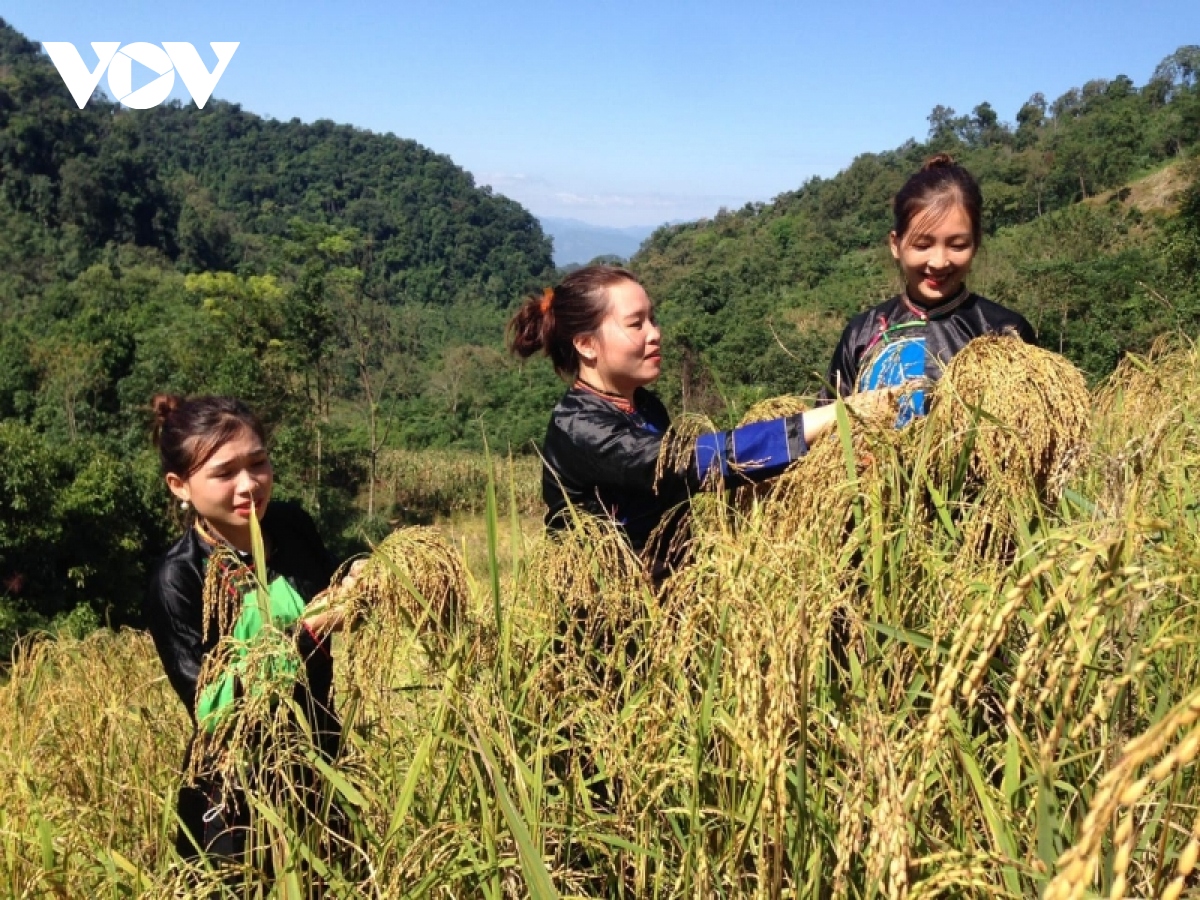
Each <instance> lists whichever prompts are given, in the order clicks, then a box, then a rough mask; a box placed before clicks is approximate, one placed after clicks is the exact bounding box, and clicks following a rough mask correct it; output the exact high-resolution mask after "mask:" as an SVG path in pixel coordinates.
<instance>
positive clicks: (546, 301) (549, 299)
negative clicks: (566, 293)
mask: <svg viewBox="0 0 1200 900" xmlns="http://www.w3.org/2000/svg"><path fill="white" fill-rule="evenodd" d="M553 302H554V288H552V287H548V288H546V289H545V290H544V291H542V302H541V303H540V304H539V305H538V309H540V310H541V312H542V315H543V316H544V315H545V314H546V313H548V312H549V311H550V304H551V303H553Z"/></svg>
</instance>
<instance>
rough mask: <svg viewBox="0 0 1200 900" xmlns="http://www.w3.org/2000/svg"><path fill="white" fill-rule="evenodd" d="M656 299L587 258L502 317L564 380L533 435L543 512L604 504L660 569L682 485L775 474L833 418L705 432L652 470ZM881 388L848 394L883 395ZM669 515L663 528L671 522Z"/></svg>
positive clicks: (659, 443)
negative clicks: (682, 453)
mask: <svg viewBox="0 0 1200 900" xmlns="http://www.w3.org/2000/svg"><path fill="white" fill-rule="evenodd" d="M660 339H661V335H660V333H659V329H658V324H657V322H656V320H655V317H654V308H653V305H652V303H651V302H650V298H649V297H648V296H647V295H646V291H645V290H644V289H643V287H642V285H641V283H640V282H639V281H638V279H637V277H636V276H635V275H634V274H633V273H632V272H630V271H628V270H626V269H622V268H617V267H613V266H587V267H585V268H582V269H579V270H577V271H575V272H573V273H571V274H570V275H568V276H567V277H566V278H564V279H563V280H562V282H560V283H559V284H558V285H557V286H555V287H553V288H546V290H545V291H543V292H542V293H540V294H537V295H534V296H532V297H529V298H528V299H527V300H526V301H525V303H524V304H523V305H522V306H521V308H520V309H519V310H518V311H517V313H516V315H515V316H514V317H513V319H512V321H511V322H510V323H509V346H510V348H511V350H512V351H513V352H514V353H516V354H518V355H519V356H521V357H523V358H528V357H530V356H532V355H533V354H535V353H538V352H541V353H544V354H545V355H547V356H549V357H550V361H551V362H552V363H553V364H554V368H555V371H557V372H558V374H559V375H560V376H562V377H563V378H564V379H566V380H567V381H569V382H570V385H571V386H570V388H569V389H568V390H567V392H566V393H565V394H564V395H563V397H562V399H561V400H560V401H559V402H558V405H557V406H555V408H554V411H553V412H552V413H551V415H550V425H549V427H548V428H547V430H546V440H545V443H544V444H543V447H542V456H543V460H544V465H543V468H542V496H543V498H544V500H545V502H546V507H547V511H546V524H547V526H548V527H550V528H560V527H563V526H564V525H565V524H567V523H568V522H569V521H570V509H571V508H575V509H579V510H582V511H585V512H588V513H592V514H596V515H603V516H609V517H611V518H612V519H613V520H615V521H616V522H617V524H618V525H620V526H621V528H622V529H623V530H624V532H625V533H626V535H628V537H629V541H630V543H631V545H632V546H633V548H634V549H635V550H636V551H638V552H639V553H642V552H643V551H647V545H648V543H649V542H650V538H651V536H652V535H653V534H655V533H656V530H657V538H658V540H656V541H655V543H654V549H653V550H651V551H649V552H648V555H649V556H650V557H651V558H650V559H648V560H647V564H648V566H649V568H650V570H651V573H652V574H653V575H654V576H655V577H661V576H662V575H664V574H666V568H667V565H668V563H667V559H666V557H665V551H666V549H667V548H668V547H669V546H670V543H671V541H670V537H671V535H670V534H664V533H663V529H660V528H659V526H660V524H661V523H663V520H664V517H665V516H666V515H668V513H670V512H671V511H672V510H674V509H676V508H678V507H679V505H680V504H681V502H683V501H686V499H687V497H688V495H689V494H690V493H692V492H693V491H695V490H698V489H701V488H703V487H706V486H710V487H711V486H714V485H717V484H720V483H724V482H725V481H726V480H741V479H748V480H761V479H765V478H769V477H771V476H773V475H777V474H779V473H780V472H782V471H783V470H784V469H785V468H786V467H787V466H788V465H789V464H791V463H792V462H793V461H795V460H796V459H798V458H799V457H800V456H802V455H803V454H805V453H806V452H807V451H808V445H809V442H811V441H813V440H815V439H816V438H817V437H818V436H819V435H821V434H823V433H824V432H826V431H827V430H829V429H830V428H831V427H832V426H833V425H834V423H835V421H836V418H835V411H834V408H833V407H825V408H822V409H817V410H812V411H810V412H806V413H803V414H800V415H795V416H788V417H786V418H781V419H773V420H771V421H768V422H758V423H754V424H752V425H746V426H742V427H741V428H737V429H734V430H733V431H728V432H717V433H714V434H707V435H703V436H702V437H701V438H699V439H698V440H697V441H696V442H695V444H694V445H693V446H692V448H691V452H690V454H689V462H688V464H687V466H686V467H685V468H683V469H682V470H680V471H674V472H672V471H666V472H664V474H663V477H662V479H661V480H659V478H658V472H659V455H660V453H661V452H662V449H663V437H664V435H665V433H666V431H667V429H668V427H669V426H670V418H669V416H668V415H667V411H666V409H665V408H664V407H663V405H662V403H661V402H660V401H659V399H658V398H657V397H656V396H655V395H654V394H652V393H651V392H650V391H648V390H646V386H647V385H649V384H650V383H651V382H653V381H654V380H655V379H656V378H658V375H659V371H660V369H661V366H662V355H661V343H660ZM886 399H887V398H886V397H883V396H882V393H877V394H873V395H869V396H864V397H861V398H858V399H857V400H856V402H858V403H862V404H865V405H869V404H873V403H878V402H881V401H886ZM677 521H678V520H677V519H672V520H671V521H670V522H668V523H667V528H666V530H667V531H670V527H671V526H672V525H674V524H676V523H677Z"/></svg>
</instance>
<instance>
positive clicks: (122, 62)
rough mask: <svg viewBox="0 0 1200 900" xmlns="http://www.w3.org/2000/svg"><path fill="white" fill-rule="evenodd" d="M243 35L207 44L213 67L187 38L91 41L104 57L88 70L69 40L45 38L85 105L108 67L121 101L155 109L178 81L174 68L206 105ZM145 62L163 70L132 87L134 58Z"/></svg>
mask: <svg viewBox="0 0 1200 900" xmlns="http://www.w3.org/2000/svg"><path fill="white" fill-rule="evenodd" d="M240 43H241V42H240V41H210V42H209V44H208V46H210V47H212V48H213V52H214V53H215V54H217V67H216V68H215V69H213V70H212V71H211V72H210V71H208V67H207V66H205V65H204V60H202V59H201V58H200V54H199V53H198V52H196V48H195V47H193V46H192V45H191V44H189V43H186V42H183V41H163V44H162V46H161V47H160V46H158V45H157V44H147V43H146V42H145V41H137V42H136V43H133V44H126V45H125V46H124V47H122V46H121V44H120V42H119V41H92V49H93V50H95V51H96V56H98V57H99V58H100V62H98V63H97V64H96V69H95V71H89V70H88V67H87V64H86V63H85V62H84V61H83V57H81V56H80V55H79V51H78V50H76V49H75V45H74V44H72V43H70V42H69V41H45V42H44V43H43V44H42V46H43V47H44V48H45V49H46V53H48V54H49V55H50V61H51V62H53V63H54V67H55V68H56V69H58V74H59V75H61V76H62V80H63V81H64V82H66V85H67V90H69V91H70V92H71V96H72V97H74V98H75V102H76V103H78V104H79V108H80V109H83V108H84V106H86V105H87V102H88V100H89V99H90V98H91V96H92V92H93V91H95V90H96V85H98V84H99V83H100V76H102V75H103V74H104V72H105V70H106V69H107V70H108V87H109V90H110V91H112V95H113V96H114V97H116V98H117V99H118V100H119V101H121V103H123V104H125V105H126V106H129V107H132V108H133V109H150V107H152V106H158V104H160V103H162V102H163V101H164V100H166V99H167V97H169V96H170V95H171V89H172V88H173V87H175V73H176V72H178V73H179V77H180V78H182V79H183V84H184V87H186V88H187V89H188V93H189V94H191V95H192V99H193V100H195V101H196V106H198V107H200V109H204V104H205V103H207V102H208V98H209V97H211V96H212V92H213V89H214V88H216V86H217V82H218V81H220V80H221V76H222V75H224V74H225V67H226V66H228V65H229V61H230V60H231V59H233V54H234V51H235V50H237V48H238V46H239V44H240ZM135 62H136V63H141V64H142V65H143V66H145V67H146V68H148V69H150V70H151V71H153V72H156V73H158V77H157V78H155V79H154V80H153V81H151V82H150V83H149V84H144V85H142V86H141V87H140V88H138V89H137V90H136V91H135V90H134V89H133V64H134V63H135Z"/></svg>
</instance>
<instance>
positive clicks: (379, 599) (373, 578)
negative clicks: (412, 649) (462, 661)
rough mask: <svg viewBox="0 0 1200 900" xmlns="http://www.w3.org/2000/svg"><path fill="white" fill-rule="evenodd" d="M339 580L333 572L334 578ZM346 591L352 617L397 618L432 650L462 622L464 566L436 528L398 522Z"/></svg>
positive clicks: (442, 646)
mask: <svg viewBox="0 0 1200 900" xmlns="http://www.w3.org/2000/svg"><path fill="white" fill-rule="evenodd" d="M339 575H340V573H339ZM339 580H340V579H339V578H337V577H335V579H334V584H335V585H336V584H338V583H339ZM346 593H347V596H346V598H345V601H344V602H346V603H347V604H348V610H347V613H348V617H349V618H350V620H351V621H355V620H360V619H362V618H368V619H376V618H384V619H388V620H392V621H397V622H399V623H402V624H403V625H405V626H406V627H408V628H410V629H412V630H414V631H415V632H416V633H417V634H418V635H419V636H420V638H421V640H422V642H423V643H425V644H426V649H427V650H429V651H431V652H433V651H437V650H442V649H446V648H447V647H448V646H449V645H450V644H451V643H453V639H454V636H455V634H456V633H457V631H458V629H459V628H460V627H461V625H462V624H463V621H464V617H465V615H466V611H467V601H468V597H469V589H468V582H467V567H466V564H465V563H464V562H463V559H462V556H461V555H460V554H459V552H458V551H457V550H456V549H455V548H454V547H453V546H451V544H450V543H449V541H447V540H446V538H445V537H444V536H443V535H442V534H441V532H439V531H437V530H436V529H433V528H425V527H414V528H401V529H399V530H398V531H394V532H392V533H391V534H390V535H388V536H387V537H386V538H384V540H383V541H382V542H380V544H379V546H378V547H376V548H375V550H374V551H373V552H372V553H371V555H370V556H369V557H368V558H367V560H366V563H365V564H364V565H363V566H362V569H361V571H360V572H359V573H358V577H357V579H356V582H355V584H354V586H353V587H352V588H350V589H349V590H348V591H347V592H346Z"/></svg>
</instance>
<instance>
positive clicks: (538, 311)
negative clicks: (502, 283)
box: [508, 266, 641, 377]
mask: <svg viewBox="0 0 1200 900" xmlns="http://www.w3.org/2000/svg"><path fill="white" fill-rule="evenodd" d="M622 281H631V282H633V283H634V284H641V282H640V281H638V279H637V276H636V275H634V274H633V273H632V272H630V271H629V270H628V269H622V268H620V267H618V266H584V267H583V268H582V269H576V270H575V271H574V272H572V273H571V274H570V275H568V276H567V277H566V278H564V279H563V280H562V281H561V282H559V284H558V285H557V286H556V287H552V288H546V289H545V290H544V291H542V292H541V293H540V294H533V295H531V296H529V297H527V298H526V299H525V302H524V303H522V304H521V306H520V308H519V309H518V310H517V311H516V313H515V314H514V315H513V317H512V319H511V320H510V321H509V323H508V347H509V349H510V350H511V351H512V352H513V353H515V354H517V355H518V356H520V357H521V358H522V359H528V358H529V357H530V356H533V354H535V353H537V352H539V351H540V352H542V353H545V354H546V355H547V356H548V357H550V361H551V362H552V363H553V364H554V370H555V371H556V372H558V373H559V374H560V375H565V376H572V377H573V376H575V375H577V374H578V373H579V354H578V353H577V352H576V350H575V338H577V337H579V336H580V335H584V334H590V333H592V332H594V331H595V330H596V329H598V328H599V327H600V323H601V322H603V321H604V317H605V315H607V314H608V289H609V288H610V287H613V286H614V285H617V284H620V283H621V282H622Z"/></svg>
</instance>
